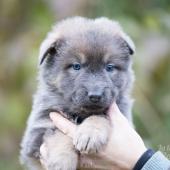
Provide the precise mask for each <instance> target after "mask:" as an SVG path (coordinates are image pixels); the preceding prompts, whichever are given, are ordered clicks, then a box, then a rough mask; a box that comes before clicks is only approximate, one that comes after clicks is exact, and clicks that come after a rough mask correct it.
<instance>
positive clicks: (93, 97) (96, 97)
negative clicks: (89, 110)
mask: <svg viewBox="0 0 170 170" xmlns="http://www.w3.org/2000/svg"><path fill="white" fill-rule="evenodd" d="M88 97H89V100H90V101H91V102H93V103H98V102H99V101H100V100H101V98H102V95H100V94H95V93H94V94H89V95H88Z"/></svg>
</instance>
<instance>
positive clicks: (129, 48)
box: [125, 41, 135, 55]
mask: <svg viewBox="0 0 170 170" xmlns="http://www.w3.org/2000/svg"><path fill="white" fill-rule="evenodd" d="M125 43H126V45H127V48H128V50H129V54H130V55H133V54H134V52H135V51H134V49H132V47H131V46H130V45H129V44H128V43H127V42H126V41H125Z"/></svg>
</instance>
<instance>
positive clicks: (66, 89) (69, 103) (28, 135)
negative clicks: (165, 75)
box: [21, 17, 134, 170]
mask: <svg viewBox="0 0 170 170" xmlns="http://www.w3.org/2000/svg"><path fill="white" fill-rule="evenodd" d="M133 52H134V46H133V43H132V41H131V40H130V38H129V37H128V36H127V35H126V34H125V33H124V32H123V31H122V29H121V27H120V26H119V25H118V23H116V22H115V21H111V20H108V19H106V18H101V19H100V18H99V19H96V20H92V19H85V18H81V17H75V18H70V19H67V20H64V21H62V22H60V23H58V24H57V25H56V26H55V27H54V28H53V30H52V32H51V33H50V34H48V36H47V38H46V40H45V41H44V42H43V44H42V46H41V49H40V57H39V60H40V66H39V76H38V89H37V92H36V94H35V96H34V102H33V107H32V112H31V114H30V117H29V119H28V122H27V128H26V131H25V135H24V137H23V141H22V144H21V161H22V163H23V164H26V166H27V168H28V169H31V170H37V169H40V167H39V166H40V165H39V161H38V160H39V148H40V145H41V144H42V142H43V136H44V134H45V133H46V131H47V130H48V129H55V127H54V126H53V124H52V122H51V121H50V119H49V113H50V112H51V111H62V112H64V113H65V114H67V115H66V116H67V117H68V119H70V120H72V121H74V120H75V119H77V118H79V119H80V120H78V123H81V121H83V120H84V119H85V118H86V117H89V116H91V115H106V112H107V110H108V108H109V106H110V104H111V103H112V102H113V101H116V103H117V104H118V107H119V109H120V110H121V112H122V113H123V114H124V115H125V116H126V117H127V118H128V120H129V121H130V122H131V121H132V119H131V117H132V115H131V106H132V100H131V98H130V95H129V94H130V91H131V88H132V83H133V79H134V76H133V71H132V67H131V66H132V59H131V56H130V55H131V54H132V53H133ZM75 62H78V63H81V64H82V65H83V66H82V68H81V69H80V70H73V68H72V67H71V64H73V63H75ZM109 63H113V64H114V65H116V68H115V69H114V71H113V72H107V71H106V69H105V65H106V64H109ZM96 91H97V92H99V93H102V98H101V101H100V102H99V103H97V106H96V104H95V107H96V109H93V108H92V107H93V106H94V103H91V102H90V101H89V98H88V94H89V93H93V92H95V93H96ZM87 105H88V108H87V107H86V106H87ZM98 106H100V109H98ZM56 142H59V140H58V141H56Z"/></svg>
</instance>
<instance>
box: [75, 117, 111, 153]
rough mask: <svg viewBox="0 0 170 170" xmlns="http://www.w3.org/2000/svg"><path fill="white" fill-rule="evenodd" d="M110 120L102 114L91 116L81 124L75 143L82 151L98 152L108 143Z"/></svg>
mask: <svg viewBox="0 0 170 170" xmlns="http://www.w3.org/2000/svg"><path fill="white" fill-rule="evenodd" d="M109 129H110V126H109V121H108V120H107V119H106V118H103V117H100V116H91V117H89V118H87V119H86V120H85V121H84V122H83V123H82V124H80V125H79V127H78V128H77V131H76V133H75V136H74V139H73V144H74V146H75V148H76V149H77V150H79V151H80V152H81V153H96V152H98V151H99V150H101V149H102V147H103V146H104V145H105V144H106V143H107V140H108V136H109Z"/></svg>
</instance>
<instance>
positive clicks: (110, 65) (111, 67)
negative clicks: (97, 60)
mask: <svg viewBox="0 0 170 170" xmlns="http://www.w3.org/2000/svg"><path fill="white" fill-rule="evenodd" d="M114 69H115V66H114V65H113V64H107V65H106V71H108V72H112V71H113V70H114Z"/></svg>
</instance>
